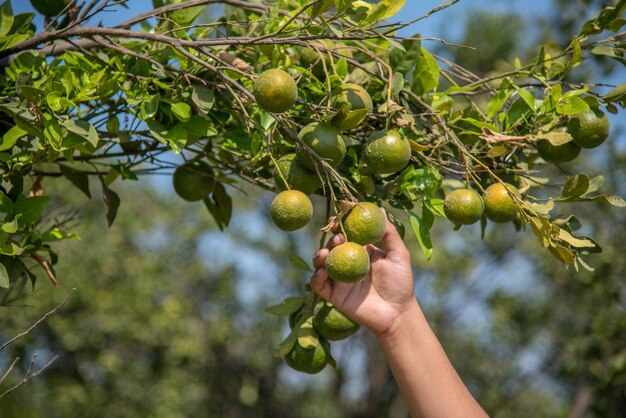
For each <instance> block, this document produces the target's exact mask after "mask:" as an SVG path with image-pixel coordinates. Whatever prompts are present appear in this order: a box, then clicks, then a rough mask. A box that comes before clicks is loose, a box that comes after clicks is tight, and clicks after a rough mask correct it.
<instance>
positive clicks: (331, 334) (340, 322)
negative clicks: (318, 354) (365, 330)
mask: <svg viewBox="0 0 626 418" xmlns="http://www.w3.org/2000/svg"><path fill="white" fill-rule="evenodd" d="M313 326H314V327H315V329H316V330H317V332H318V333H319V334H320V335H321V336H322V337H324V338H326V339H327V340H330V341H337V340H343V339H344V338H348V337H349V336H350V335H352V334H354V333H355V332H357V331H358V330H359V324H357V323H356V322H354V321H353V320H352V319H350V318H348V317H347V316H346V315H345V314H343V313H342V312H341V311H340V310H339V309H337V308H335V306H334V305H333V304H332V303H330V302H326V301H322V302H320V303H319V304H318V305H317V312H315V316H314V317H313Z"/></svg>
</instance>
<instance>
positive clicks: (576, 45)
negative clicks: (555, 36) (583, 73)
mask: <svg viewBox="0 0 626 418" xmlns="http://www.w3.org/2000/svg"><path fill="white" fill-rule="evenodd" d="M582 56H583V54H582V50H581V49H580V42H579V41H578V36H576V37H575V38H574V40H573V41H572V59H571V60H570V62H569V65H568V67H569V68H570V69H572V68H575V67H577V66H579V65H580V63H581V62H582Z"/></svg>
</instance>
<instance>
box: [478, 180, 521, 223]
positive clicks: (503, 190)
mask: <svg viewBox="0 0 626 418" xmlns="http://www.w3.org/2000/svg"><path fill="white" fill-rule="evenodd" d="M505 185H506V186H505ZM507 189H508V190H507ZM509 193H513V194H515V195H517V196H519V191H518V190H517V189H516V188H515V187H514V186H512V185H510V184H508V183H504V184H503V183H495V184H492V185H491V186H489V187H488V188H487V190H485V193H484V194H483V202H485V216H487V219H489V220H490V221H492V222H495V223H506V222H509V221H511V220H513V218H515V215H516V214H517V211H518V208H517V205H516V204H515V201H514V200H513V198H512V197H511V195H510V194H509Z"/></svg>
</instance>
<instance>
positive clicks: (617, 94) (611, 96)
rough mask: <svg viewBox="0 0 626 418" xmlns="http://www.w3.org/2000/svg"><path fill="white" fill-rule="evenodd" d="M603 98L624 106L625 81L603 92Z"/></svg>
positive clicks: (625, 101) (625, 98) (625, 105)
mask: <svg viewBox="0 0 626 418" xmlns="http://www.w3.org/2000/svg"><path fill="white" fill-rule="evenodd" d="M604 99H605V100H608V101H610V102H616V103H619V104H620V105H621V106H622V107H626V82H625V83H622V84H620V85H619V86H617V87H615V88H614V89H612V90H611V91H609V92H608V93H607V94H605V95H604Z"/></svg>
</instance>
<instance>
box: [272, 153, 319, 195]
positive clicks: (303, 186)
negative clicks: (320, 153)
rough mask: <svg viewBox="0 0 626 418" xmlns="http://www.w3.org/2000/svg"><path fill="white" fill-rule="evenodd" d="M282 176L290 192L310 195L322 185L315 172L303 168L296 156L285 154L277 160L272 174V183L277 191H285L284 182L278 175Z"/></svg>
mask: <svg viewBox="0 0 626 418" xmlns="http://www.w3.org/2000/svg"><path fill="white" fill-rule="evenodd" d="M278 171H280V173H281V174H282V175H283V177H284V179H285V180H286V181H287V183H288V184H289V187H290V188H291V189H292V190H300V191H301V192H302V193H304V194H307V195H310V194H313V193H315V191H316V190H317V189H318V188H319V187H320V186H321V185H322V183H321V182H320V179H319V177H318V176H317V173H316V172H315V171H312V170H309V169H307V168H305V167H304V166H303V165H302V163H301V162H300V159H299V158H298V157H296V154H286V155H283V156H282V157H280V158H279V159H278V161H277V162H276V168H275V173H274V182H275V183H276V186H277V187H278V189H279V190H285V189H286V187H285V182H284V181H283V179H282V178H281V177H280V175H279V174H278Z"/></svg>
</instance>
